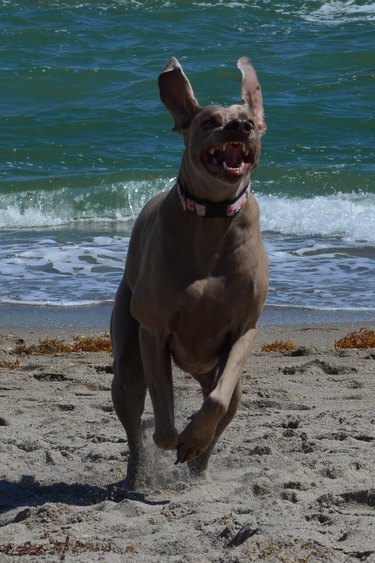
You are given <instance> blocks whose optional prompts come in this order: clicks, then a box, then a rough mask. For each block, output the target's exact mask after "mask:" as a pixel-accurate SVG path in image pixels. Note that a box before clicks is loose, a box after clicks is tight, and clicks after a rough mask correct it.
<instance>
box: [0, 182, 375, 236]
mask: <svg viewBox="0 0 375 563" xmlns="http://www.w3.org/2000/svg"><path fill="white" fill-rule="evenodd" d="M173 181H174V180H173V179H170V180H167V181H166V180H163V179H157V180H154V181H152V182H145V181H140V182H135V181H132V182H127V183H120V184H116V185H113V186H110V187H106V188H101V190H102V191H99V190H97V191H95V190H84V191H80V190H73V189H72V190H70V192H69V191H67V190H61V191H60V192H59V193H54V198H53V199H52V201H51V195H50V193H49V192H45V193H43V192H42V191H40V192H39V193H38V194H37V197H34V199H32V198H31V199H30V203H28V200H27V198H28V195H27V194H21V195H20V194H10V195H5V196H3V198H2V204H3V205H2V208H1V209H0V230H1V229H25V228H26V229H29V228H47V227H58V226H62V225H73V224H80V223H94V224H95V223H96V224H98V225H100V224H102V223H105V222H109V223H112V224H116V223H124V222H128V221H129V220H131V221H132V220H134V219H135V217H136V216H137V215H138V213H139V212H140V210H141V209H142V207H143V206H144V204H145V203H146V202H147V200H148V199H150V198H151V197H152V196H153V195H155V194H156V193H157V192H159V191H161V190H162V189H165V188H166V187H168V186H170V185H172V184H173ZM257 199H258V201H259V203H260V206H261V220H262V228H263V230H264V231H272V232H276V233H281V234H284V235H297V236H306V235H308V236H313V235H322V236H327V237H338V238H341V239H345V240H351V241H369V242H375V194H371V193H350V194H346V193H337V194H334V195H327V196H323V195H319V196H315V197H306V198H302V197H295V198H291V197H282V196H280V195H265V194H262V193H258V194H257ZM98 200H99V203H98Z"/></svg>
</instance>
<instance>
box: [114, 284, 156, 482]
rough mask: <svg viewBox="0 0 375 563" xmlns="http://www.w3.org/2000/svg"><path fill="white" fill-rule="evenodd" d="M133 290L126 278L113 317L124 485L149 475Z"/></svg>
mask: <svg viewBox="0 0 375 563" xmlns="http://www.w3.org/2000/svg"><path fill="white" fill-rule="evenodd" d="M130 299H131V290H130V288H129V285H128V283H127V281H126V279H125V278H124V279H123V281H122V283H121V285H120V287H119V290H118V292H117V295H116V303H115V307H114V310H113V313H112V319H111V339H112V346H113V354H114V362H113V371H114V377H113V381H112V400H113V405H114V407H115V411H116V413H117V416H118V417H119V419H120V421H121V423H122V425H123V426H124V428H125V431H126V435H127V439H128V447H129V459H128V468H127V477H126V481H125V485H126V486H127V487H128V488H134V487H137V486H138V485H141V484H142V479H143V478H145V477H146V475H145V471H144V468H143V465H144V461H145V451H144V444H143V437H142V429H141V417H142V413H143V410H144V405H145V398H146V392H147V386H146V381H145V377H144V372H143V366H142V360H141V354H140V348H139V325H138V323H137V321H136V320H135V319H134V318H133V317H132V315H131V313H130Z"/></svg>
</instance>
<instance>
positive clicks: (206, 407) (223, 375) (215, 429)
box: [176, 329, 256, 463]
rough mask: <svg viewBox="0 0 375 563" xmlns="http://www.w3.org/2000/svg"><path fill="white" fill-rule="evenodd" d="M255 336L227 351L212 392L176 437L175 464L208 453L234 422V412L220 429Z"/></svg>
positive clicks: (248, 335)
mask: <svg viewBox="0 0 375 563" xmlns="http://www.w3.org/2000/svg"><path fill="white" fill-rule="evenodd" d="M255 335H256V329H250V330H248V331H247V332H246V333H245V334H243V335H242V336H241V337H240V338H239V339H238V340H237V341H236V342H235V343H234V344H233V345H232V347H231V349H230V351H229V353H228V351H226V352H225V354H223V357H222V358H221V361H220V364H219V373H218V377H217V381H216V385H215V387H214V389H213V390H212V391H211V393H209V395H208V396H207V397H206V399H205V400H204V401H203V404H202V407H201V408H200V410H199V411H198V412H197V413H196V414H195V415H194V416H193V417H192V419H191V421H190V422H189V424H188V425H187V427H186V428H185V430H184V431H183V432H181V434H180V435H179V437H178V443H177V461H176V463H182V462H184V461H187V460H189V459H194V458H196V457H198V456H199V455H200V454H202V453H203V452H204V451H205V450H207V449H208V448H209V449H210V450H211V449H212V448H211V446H212V447H213V445H214V444H215V443H216V440H217V439H218V437H219V436H220V434H221V432H222V430H223V429H224V428H225V426H226V425H227V424H228V423H229V422H230V420H231V418H233V416H234V412H233V413H231V417H230V419H229V420H228V421H226V424H225V425H224V427H223V429H221V428H220V426H222V425H221V424H220V423H221V422H222V421H223V419H224V418H225V416H226V414H227V412H228V408H229V406H230V405H231V402H232V404H233V402H234V401H232V397H233V393H234V391H235V389H236V388H237V389H240V386H239V381H240V378H241V375H242V370H243V366H244V363H245V361H246V359H247V357H248V355H249V353H250V351H251V349H252V346H253V344H254V339H255ZM238 402H239V400H236V401H235V403H236V408H237V405H238Z"/></svg>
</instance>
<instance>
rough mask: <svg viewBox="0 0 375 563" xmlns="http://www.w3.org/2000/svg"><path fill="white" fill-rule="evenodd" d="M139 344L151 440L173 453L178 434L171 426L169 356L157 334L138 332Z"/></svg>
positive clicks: (171, 388)
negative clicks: (152, 425)
mask: <svg viewBox="0 0 375 563" xmlns="http://www.w3.org/2000/svg"><path fill="white" fill-rule="evenodd" d="M140 345H141V356H142V363H143V368H144V372H145V379H146V383H147V387H148V390H149V393H150V397H151V401H152V406H153V409H154V417H155V433H154V436H153V438H154V441H155V444H156V445H157V446H158V447H159V448H163V449H165V450H174V449H176V446H177V437H178V432H177V430H176V428H175V424H174V399H173V380H172V367H171V357H170V353H169V349H168V346H167V344H166V343H165V342H163V340H162V339H161V338H160V337H159V335H157V334H154V333H152V332H150V331H149V330H146V329H144V328H141V329H140Z"/></svg>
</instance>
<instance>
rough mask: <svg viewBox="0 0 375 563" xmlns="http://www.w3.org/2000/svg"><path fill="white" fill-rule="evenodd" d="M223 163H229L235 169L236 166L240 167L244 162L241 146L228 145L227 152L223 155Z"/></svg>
mask: <svg viewBox="0 0 375 563" xmlns="http://www.w3.org/2000/svg"><path fill="white" fill-rule="evenodd" d="M222 155H223V156H222V159H223V161H224V160H225V162H226V163H227V165H228V166H229V167H232V168H235V167H236V166H240V164H241V162H242V148H241V145H237V144H233V145H232V144H230V143H228V144H227V146H226V148H225V151H223V153H222Z"/></svg>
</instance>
